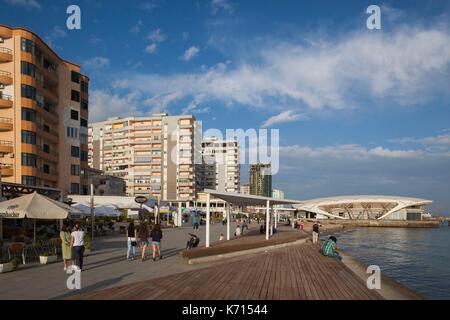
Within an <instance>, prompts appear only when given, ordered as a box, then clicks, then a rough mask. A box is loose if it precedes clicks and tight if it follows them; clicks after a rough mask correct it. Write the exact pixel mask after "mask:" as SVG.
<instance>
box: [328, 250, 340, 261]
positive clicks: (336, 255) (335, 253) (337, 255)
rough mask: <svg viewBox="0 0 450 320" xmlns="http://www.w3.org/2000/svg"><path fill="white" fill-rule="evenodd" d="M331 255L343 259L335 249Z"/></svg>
mask: <svg viewBox="0 0 450 320" xmlns="http://www.w3.org/2000/svg"><path fill="white" fill-rule="evenodd" d="M330 257H333V258H336V259H338V260H339V261H342V257H341V255H340V254H339V253H338V252H337V251H333V253H332V254H330Z"/></svg>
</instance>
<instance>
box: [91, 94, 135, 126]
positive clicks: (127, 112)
mask: <svg viewBox="0 0 450 320" xmlns="http://www.w3.org/2000/svg"><path fill="white" fill-rule="evenodd" d="M138 97H139V94H138V93H136V92H133V93H130V94H128V95H125V96H119V95H117V94H114V93H111V92H108V91H103V90H91V92H90V93H89V121H93V122H95V121H103V120H106V119H107V118H110V117H117V116H123V117H126V116H133V115H134V116H142V115H143V114H142V112H140V111H138V109H137V105H138V104H139V102H138Z"/></svg>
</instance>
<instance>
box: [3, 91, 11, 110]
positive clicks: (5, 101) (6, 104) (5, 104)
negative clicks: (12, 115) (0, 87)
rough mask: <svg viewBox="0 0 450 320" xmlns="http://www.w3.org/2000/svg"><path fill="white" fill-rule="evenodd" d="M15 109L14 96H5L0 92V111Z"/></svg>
mask: <svg viewBox="0 0 450 320" xmlns="http://www.w3.org/2000/svg"><path fill="white" fill-rule="evenodd" d="M12 107H13V101H12V96H10V95H9V94H4V93H2V92H1V91H0V109H7V108H12Z"/></svg>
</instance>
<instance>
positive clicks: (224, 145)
mask: <svg viewBox="0 0 450 320" xmlns="http://www.w3.org/2000/svg"><path fill="white" fill-rule="evenodd" d="M202 160H203V161H202V166H201V169H199V172H198V175H197V179H198V181H199V187H200V189H201V190H204V189H213V190H217V191H221V192H236V193H237V192H239V188H240V173H241V170H240V168H241V165H240V161H239V143H238V141H237V140H230V141H227V140H218V139H217V138H216V137H207V138H205V139H204V140H203V141H202Z"/></svg>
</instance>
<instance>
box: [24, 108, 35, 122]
mask: <svg viewBox="0 0 450 320" xmlns="http://www.w3.org/2000/svg"><path fill="white" fill-rule="evenodd" d="M22 120H25V121H32V122H35V121H36V111H34V110H33V109H30V108H25V107H22Z"/></svg>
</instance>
